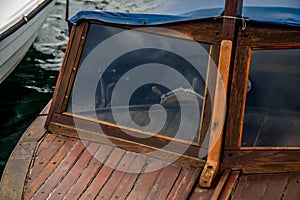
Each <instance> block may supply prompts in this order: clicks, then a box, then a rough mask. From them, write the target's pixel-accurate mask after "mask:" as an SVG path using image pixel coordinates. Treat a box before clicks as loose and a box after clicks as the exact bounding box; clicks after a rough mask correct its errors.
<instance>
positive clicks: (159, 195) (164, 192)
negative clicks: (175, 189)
mask: <svg viewBox="0 0 300 200" xmlns="http://www.w3.org/2000/svg"><path fill="white" fill-rule="evenodd" d="M180 170H181V168H180V167H178V166H176V165H173V164H170V165H168V166H167V167H165V168H163V169H162V171H161V172H160V174H159V176H158V177H157V179H156V181H155V183H154V185H153V187H152V189H151V191H150V192H149V194H148V196H147V198H146V199H148V200H152V199H166V198H167V196H168V194H169V192H170V191H171V189H172V186H173V185H174V183H175V182H176V179H177V178H178V175H179V173H180Z"/></svg>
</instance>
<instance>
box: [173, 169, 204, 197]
mask: <svg viewBox="0 0 300 200" xmlns="http://www.w3.org/2000/svg"><path fill="white" fill-rule="evenodd" d="M199 174H200V169H199V168H194V167H184V168H183V169H182V170H181V172H180V174H179V177H178V179H177V181H176V183H175V184H174V186H173V188H172V190H171V192H170V194H169V195H168V197H167V199H174V200H175V199H178V200H179V199H187V198H188V196H189V195H190V192H191V190H192V188H193V186H194V184H195V182H196V180H197V178H198V177H199Z"/></svg>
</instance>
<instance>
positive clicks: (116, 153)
mask: <svg viewBox="0 0 300 200" xmlns="http://www.w3.org/2000/svg"><path fill="white" fill-rule="evenodd" d="M124 153H125V151H124V150H121V149H119V148H115V149H114V150H113V151H112V153H111V154H110V156H109V158H108V159H107V161H106V162H105V164H104V166H103V167H102V168H101V170H100V171H99V172H98V174H97V175H96V177H95V178H94V179H93V181H92V182H91V184H90V185H89V187H88V188H87V189H86V191H84V193H83V194H82V195H81V196H80V198H79V199H81V200H86V199H94V198H95V197H96V196H97V194H98V192H99V191H100V190H101V188H102V187H103V186H104V184H105V183H106V181H107V180H108V179H109V177H110V176H111V174H112V172H113V170H114V169H113V168H114V167H116V166H117V165H118V163H119V161H120V159H121V158H122V157H123V155H124Z"/></svg>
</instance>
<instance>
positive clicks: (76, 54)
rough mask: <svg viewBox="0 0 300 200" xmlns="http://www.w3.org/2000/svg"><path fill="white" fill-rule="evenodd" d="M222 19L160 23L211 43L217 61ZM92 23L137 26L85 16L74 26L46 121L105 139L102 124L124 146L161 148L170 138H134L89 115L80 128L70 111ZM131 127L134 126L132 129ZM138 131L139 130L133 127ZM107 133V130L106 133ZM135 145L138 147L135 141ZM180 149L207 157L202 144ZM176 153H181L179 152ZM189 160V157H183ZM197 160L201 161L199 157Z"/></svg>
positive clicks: (48, 125)
mask: <svg viewBox="0 0 300 200" xmlns="http://www.w3.org/2000/svg"><path fill="white" fill-rule="evenodd" d="M221 22H222V21H221V20H213V19H210V20H200V21H190V22H184V23H172V24H166V25H160V26H159V27H161V28H167V29H172V30H175V31H178V32H181V33H183V34H185V35H187V36H188V37H187V38H183V39H188V38H193V39H194V40H196V41H197V42H202V43H208V44H210V46H211V52H210V53H211V59H213V60H214V61H218V52H219V46H220V33H221V28H222V23H221ZM90 23H97V24H102V25H108V26H113V27H119V28H125V29H132V28H136V26H134V27H132V26H127V25H115V24H108V23H103V22H98V21H87V20H82V21H80V22H79V23H78V25H76V26H73V28H72V31H71V34H70V41H69V44H68V47H67V50H66V56H65V58H64V61H63V65H62V69H61V73H60V75H59V78H58V81H57V85H56V90H55V92H54V96H53V101H52V105H51V108H50V111H49V115H48V118H47V122H46V125H45V126H46V128H47V130H49V131H51V132H60V133H62V134H64V135H68V136H72V137H77V138H78V137H79V136H78V132H77V131H81V132H85V133H84V134H82V133H81V135H80V136H82V135H85V136H86V137H87V138H88V139H90V140H97V141H99V140H100V141H101V140H103V138H101V137H99V134H95V131H96V129H97V126H99V124H101V128H102V130H104V132H105V134H107V135H108V137H111V138H112V140H114V142H116V143H117V144H118V146H122V147H123V148H126V149H129V150H134V151H139V152H143V151H149V148H156V149H159V148H161V147H163V146H165V145H166V144H167V143H168V142H169V140H168V139H165V138H149V139H148V140H147V142H145V141H142V140H139V139H133V138H130V137H128V136H126V135H125V134H124V133H122V131H121V129H120V127H115V126H111V125H109V124H107V123H101V122H100V123H99V122H95V121H89V120H85V119H80V118H78V120H79V121H80V123H83V124H85V125H86V126H85V127H86V130H76V127H75V126H74V121H73V119H72V117H73V116H71V115H70V114H69V113H66V112H65V111H66V105H67V102H68V98H69V94H70V92H71V89H72V85H73V82H74V79H75V75H76V71H77V67H78V64H79V61H80V56H81V53H82V50H83V46H84V43H85V38H86V35H87V32H88V28H89V24H90ZM156 34H160V35H165V36H170V37H178V38H181V36H176V35H168V34H166V33H163V32H159V33H156ZM206 104H207V103H206V101H205V104H204V105H203V107H204V109H203V110H204V111H203V113H206V112H209V109H210V108H209V107H210V106H209V105H206ZM202 115H203V116H202V117H203V123H202V124H201V129H205V128H207V127H208V126H209V125H208V124H209V121H210V120H209V119H208V118H209V117H210V116H209V115H205V114H202ZM129 131H131V130H129ZM132 133H133V134H134V133H135V132H134V131H132ZM103 134H104V133H103ZM203 139H204V136H203V135H202V134H201V135H200V141H201V142H202V141H203ZM133 144H134V145H135V146H134V147H133V146H132V145H133ZM176 145H177V146H178V149H181V148H187V150H186V152H185V153H184V155H183V157H185V156H186V157H189V158H190V160H191V162H194V161H195V162H197V163H199V162H200V163H202V164H203V165H204V162H203V161H199V158H198V154H199V147H197V146H193V145H188V146H187V144H183V143H179V142H178V144H176ZM170 152H174V149H170ZM174 153H178V152H176V150H175V152H174ZM182 159H183V160H185V159H186V158H182ZM196 160H197V161H196Z"/></svg>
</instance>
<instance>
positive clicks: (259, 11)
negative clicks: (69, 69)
mask: <svg viewBox="0 0 300 200" xmlns="http://www.w3.org/2000/svg"><path fill="white" fill-rule="evenodd" d="M224 7H225V0H184V1H183V0H166V1H165V2H163V3H162V4H161V5H160V6H159V7H158V8H155V9H153V11H152V12H151V13H148V14H144V13H121V12H107V11H97V10H94V11H80V12H79V13H77V14H76V15H75V16H74V17H72V18H70V19H69V22H70V23H71V24H73V25H74V24H76V23H77V22H78V21H80V20H81V19H89V20H99V21H103V22H108V23H114V24H123V25H134V26H138V25H139V26H140V25H145V26H147V25H159V24H166V23H173V22H183V21H191V20H199V19H209V18H215V17H218V16H221V15H222V13H223V11H224ZM242 15H243V16H241V17H246V18H248V19H249V20H250V21H255V22H260V23H269V24H278V25H286V26H298V27H299V26H300V0H284V1H283V0H244V3H243V13H242Z"/></svg>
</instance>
